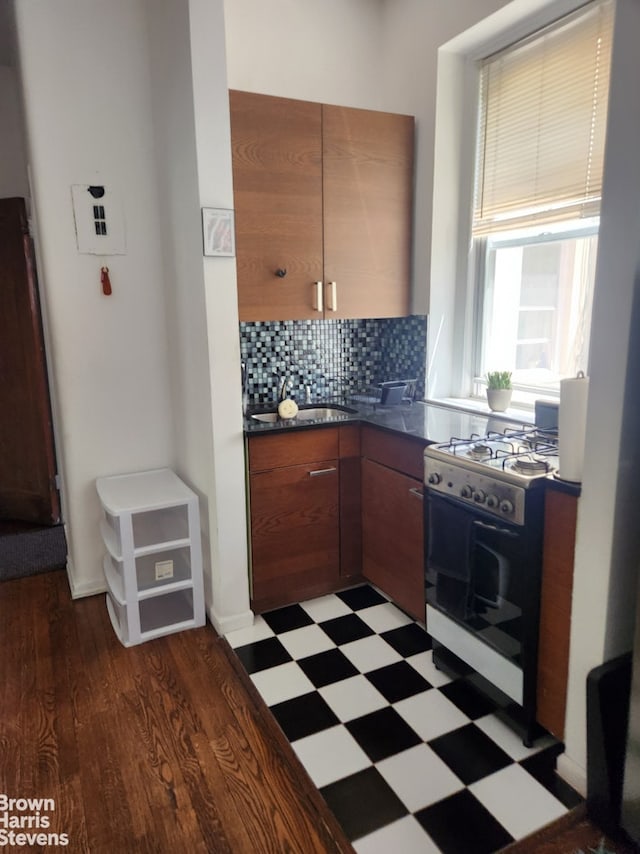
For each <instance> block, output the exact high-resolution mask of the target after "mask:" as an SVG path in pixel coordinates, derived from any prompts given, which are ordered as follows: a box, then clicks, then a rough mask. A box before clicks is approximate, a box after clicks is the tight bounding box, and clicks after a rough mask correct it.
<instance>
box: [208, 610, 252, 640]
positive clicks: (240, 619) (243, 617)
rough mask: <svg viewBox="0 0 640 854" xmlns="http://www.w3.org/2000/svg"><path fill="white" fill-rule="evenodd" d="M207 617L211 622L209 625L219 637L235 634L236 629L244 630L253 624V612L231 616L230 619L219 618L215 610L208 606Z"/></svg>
mask: <svg viewBox="0 0 640 854" xmlns="http://www.w3.org/2000/svg"><path fill="white" fill-rule="evenodd" d="M207 616H208V617H209V620H210V621H211V625H212V626H213V628H214V629H215V630H216V631H217V632H218V634H219V635H221V636H224V635H226V634H229V632H235V630H236V629H245V628H246V627H247V626H251V625H252V624H253V616H254V615H253V611H245V612H244V613H243V614H233V616H231V617H221V616H220V615H219V614H216V612H215V609H214V608H213V607H212V606H210V605H208V606H207Z"/></svg>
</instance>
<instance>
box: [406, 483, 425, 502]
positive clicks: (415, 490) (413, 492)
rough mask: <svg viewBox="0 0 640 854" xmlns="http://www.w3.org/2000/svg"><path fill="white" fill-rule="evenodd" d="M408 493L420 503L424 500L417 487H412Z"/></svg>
mask: <svg viewBox="0 0 640 854" xmlns="http://www.w3.org/2000/svg"><path fill="white" fill-rule="evenodd" d="M409 492H410V493H411V495H413V496H414V497H415V498H419V499H420V501H422V500H423V499H424V494H423V492H422V490H421V489H418V487H417V486H414V487H412V488H411V489H410V490H409Z"/></svg>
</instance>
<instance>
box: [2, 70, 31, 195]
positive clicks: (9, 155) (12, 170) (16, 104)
mask: <svg viewBox="0 0 640 854" xmlns="http://www.w3.org/2000/svg"><path fill="white" fill-rule="evenodd" d="M0 116H2V121H0V152H2V154H1V155H0V198H8V197H10V196H22V197H23V198H28V196H29V184H28V180H27V161H26V157H25V139H24V131H23V127H22V111H21V107H20V94H19V89H18V75H17V72H16V70H15V68H10V67H9V66H7V65H0Z"/></svg>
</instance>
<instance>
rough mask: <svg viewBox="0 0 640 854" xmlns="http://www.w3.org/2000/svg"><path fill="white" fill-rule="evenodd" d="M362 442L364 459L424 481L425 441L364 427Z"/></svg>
mask: <svg viewBox="0 0 640 854" xmlns="http://www.w3.org/2000/svg"><path fill="white" fill-rule="evenodd" d="M361 442H362V456H363V457H365V458H367V459H369V460H373V461H374V462H377V463H380V464H381V465H383V466H387V468H390V469H395V470H396V471H399V472H402V473H403V474H406V475H409V477H414V478H416V480H419V481H422V479H423V475H424V449H425V447H426V446H427V444H428V443H427V442H425V441H424V439H414V438H408V437H405V436H398V435H396V434H393V433H388V432H386V431H385V430H377V429H376V428H375V427H370V426H368V425H364V426H363V428H362V437H361Z"/></svg>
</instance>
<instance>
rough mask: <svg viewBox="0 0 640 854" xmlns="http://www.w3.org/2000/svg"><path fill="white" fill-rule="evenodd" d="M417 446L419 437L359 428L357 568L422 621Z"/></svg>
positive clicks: (419, 457)
mask: <svg viewBox="0 0 640 854" xmlns="http://www.w3.org/2000/svg"><path fill="white" fill-rule="evenodd" d="M423 451H424V443H422V442H419V441H416V440H413V439H405V438H404V437H401V436H394V435H392V434H389V433H385V432H384V431H380V430H376V429H375V428H370V427H364V428H363V431H362V457H363V459H362V573H363V575H364V576H365V578H367V579H368V580H369V581H371V582H372V583H373V584H375V585H376V586H377V587H379V588H380V590H382V591H383V592H384V593H386V594H387V596H389V597H391V599H393V601H394V602H395V603H396V604H397V605H399V606H400V607H401V608H403V609H404V610H405V611H406V612H407V613H408V614H410V615H411V616H412V617H414V618H415V619H416V620H420V621H421V622H423V623H424V621H425V594H424V519H423V498H422V494H423V487H422V467H423ZM398 469H401V470H398Z"/></svg>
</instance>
